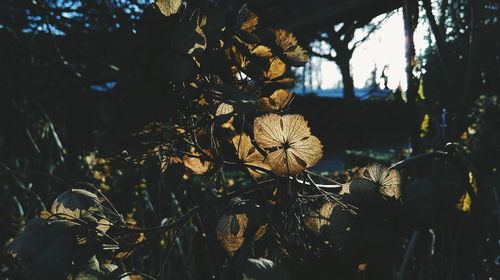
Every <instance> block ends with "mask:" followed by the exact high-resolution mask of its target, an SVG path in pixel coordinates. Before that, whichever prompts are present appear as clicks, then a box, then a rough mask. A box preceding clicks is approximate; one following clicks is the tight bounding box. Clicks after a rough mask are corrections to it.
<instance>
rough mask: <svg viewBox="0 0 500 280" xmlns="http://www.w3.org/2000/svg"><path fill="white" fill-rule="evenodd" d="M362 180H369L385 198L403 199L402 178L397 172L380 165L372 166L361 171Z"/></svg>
mask: <svg viewBox="0 0 500 280" xmlns="http://www.w3.org/2000/svg"><path fill="white" fill-rule="evenodd" d="M359 174H360V176H361V178H365V179H368V180H370V181H372V182H374V183H375V184H376V186H378V192H379V193H380V194H381V195H382V196H383V197H392V198H395V199H399V198H400V197H401V176H400V175H399V172H398V171H397V170H389V169H388V168H387V167H385V166H382V165H380V164H377V163H375V164H372V165H369V166H367V167H364V168H362V169H361V170H360V171H359Z"/></svg>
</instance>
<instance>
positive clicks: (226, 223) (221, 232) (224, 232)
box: [217, 214, 248, 256]
mask: <svg viewBox="0 0 500 280" xmlns="http://www.w3.org/2000/svg"><path fill="white" fill-rule="evenodd" d="M247 226H248V217H247V215H246V214H228V215H226V214H224V215H222V216H221V217H220V218H219V222H218V223H217V239H219V241H220V242H221V244H222V247H224V249H226V251H227V252H228V254H229V255H231V256H232V255H233V254H234V252H235V251H236V250H238V249H239V248H240V247H241V245H243V242H244V241H245V238H244V234H245V230H246V229H247Z"/></svg>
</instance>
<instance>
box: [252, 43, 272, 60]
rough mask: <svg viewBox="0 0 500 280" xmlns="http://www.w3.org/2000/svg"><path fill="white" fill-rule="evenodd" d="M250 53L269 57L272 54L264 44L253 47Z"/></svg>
mask: <svg viewBox="0 0 500 280" xmlns="http://www.w3.org/2000/svg"><path fill="white" fill-rule="evenodd" d="M250 53H251V54H253V55H256V56H260V57H270V56H272V55H273V54H272V52H271V49H269V48H268V47H266V46H264V45H259V46H257V47H255V48H254V49H252V50H251V51H250Z"/></svg>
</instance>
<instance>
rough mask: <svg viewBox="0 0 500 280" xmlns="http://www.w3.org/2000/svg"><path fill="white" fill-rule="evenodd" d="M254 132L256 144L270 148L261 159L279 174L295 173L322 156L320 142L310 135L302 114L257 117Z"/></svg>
mask: <svg viewBox="0 0 500 280" xmlns="http://www.w3.org/2000/svg"><path fill="white" fill-rule="evenodd" d="M254 136H255V141H256V142H257V144H258V145H259V146H260V147H262V148H264V149H267V150H268V151H269V152H268V154H267V157H266V159H265V161H264V162H265V163H266V164H268V165H269V166H270V167H271V169H272V171H273V172H274V173H275V174H277V175H280V176H288V175H296V174H298V173H300V172H302V171H304V169H306V168H308V167H311V166H313V165H315V164H316V163H317V162H318V161H319V160H320V159H321V157H322V156H323V145H322V144H321V142H320V141H319V139H318V138H316V137H315V136H313V135H311V132H310V129H309V127H308V126H307V121H305V120H304V117H303V116H301V115H285V116H280V115H277V114H268V115H264V116H262V117H257V118H255V121H254Z"/></svg>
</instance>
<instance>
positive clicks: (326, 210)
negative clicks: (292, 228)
mask: <svg viewBox="0 0 500 280" xmlns="http://www.w3.org/2000/svg"><path fill="white" fill-rule="evenodd" d="M335 205H336V203H335V202H327V203H324V204H323V205H322V206H321V208H320V209H319V210H318V209H311V210H310V211H309V213H308V214H307V215H306V217H305V218H304V224H305V226H306V227H307V228H308V229H309V230H311V231H312V232H313V233H315V234H320V233H321V232H322V231H323V227H324V226H328V225H329V224H330V216H331V215H332V212H333V207H335Z"/></svg>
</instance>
